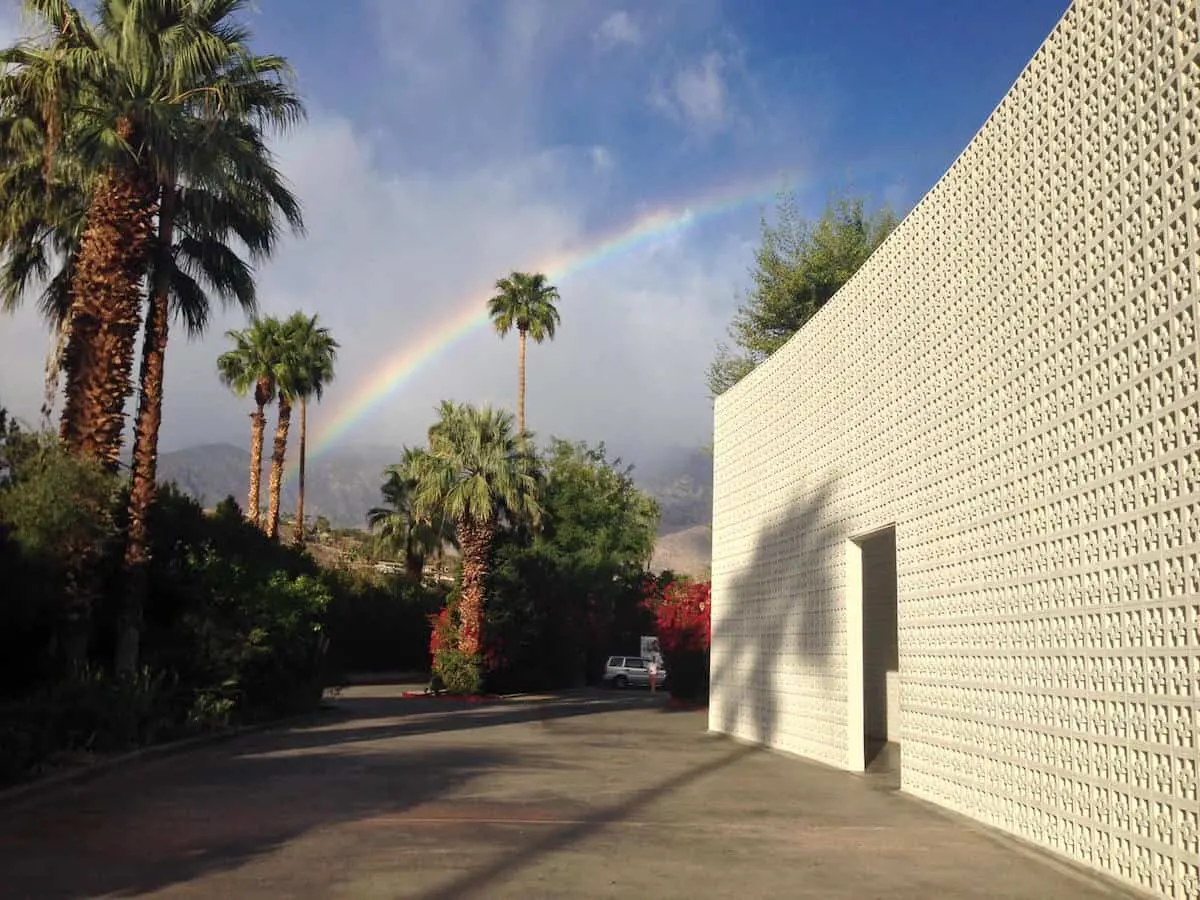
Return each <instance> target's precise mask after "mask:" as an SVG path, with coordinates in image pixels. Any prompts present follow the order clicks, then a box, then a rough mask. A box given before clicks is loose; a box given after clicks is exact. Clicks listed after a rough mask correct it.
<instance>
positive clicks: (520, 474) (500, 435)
mask: <svg viewBox="0 0 1200 900" xmlns="http://www.w3.org/2000/svg"><path fill="white" fill-rule="evenodd" d="M412 477H413V480H414V481H415V483H416V484H415V490H414V495H413V501H414V504H413V505H414V512H415V514H416V515H417V516H420V517H433V516H436V515H442V516H444V517H445V518H447V519H449V520H451V521H453V522H454V531H455V535H456V536H457V538H458V545H459V547H460V548H461V550H462V566H463V568H462V600H461V603H460V607H459V610H460V615H461V620H462V628H461V632H460V637H459V649H460V650H461V651H462V652H463V653H465V654H467V655H468V656H475V655H477V654H478V653H479V652H480V649H481V637H482V630H483V607H484V589H485V585H486V582H487V574H488V564H489V559H490V556H491V550H492V542H493V541H494V539H495V536H496V529H497V526H498V524H499V523H500V522H501V521H502V520H503V519H504V518H505V517H508V516H513V517H519V518H522V519H525V520H528V521H533V522H536V521H537V520H538V517H539V516H540V514H541V508H540V506H539V504H538V494H539V490H540V474H539V466H538V461H537V458H536V456H535V455H534V453H533V452H532V450H531V447H530V444H529V442H528V441H527V440H526V438H525V437H524V436H521V435H515V434H514V433H513V429H512V414H511V413H508V412H505V411H503V410H493V409H491V408H490V407H487V406H485V407H483V408H475V407H473V406H469V405H465V404H458V403H451V402H449V401H443V402H442V404H441V406H440V407H439V408H438V420H437V422H435V423H434V424H433V426H432V427H430V429H429V447H428V449H427V450H426V451H425V452H424V453H420V454H417V455H416V456H415V458H414V459H413V461H412Z"/></svg>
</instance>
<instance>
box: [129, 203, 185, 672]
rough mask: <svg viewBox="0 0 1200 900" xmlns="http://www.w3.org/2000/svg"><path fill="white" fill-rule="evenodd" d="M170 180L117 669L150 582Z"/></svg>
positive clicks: (149, 331)
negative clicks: (152, 509)
mask: <svg viewBox="0 0 1200 900" xmlns="http://www.w3.org/2000/svg"><path fill="white" fill-rule="evenodd" d="M174 204H175V185H174V183H173V180H172V183H170V184H167V185H164V186H163V195H162V208H161V210H160V212H159V217H158V247H157V250H158V266H157V267H156V268H155V270H154V289H153V291H152V292H151V294H150V304H149V308H148V309H147V310H146V334H145V338H144V340H143V343H142V371H141V396H140V397H139V399H138V410H137V419H136V424H135V426H134V437H133V476H132V479H131V484H130V489H129V525H128V534H127V536H126V542H125V603H124V606H123V607H122V609H121V613H120V615H119V616H118V618H117V647H116V657H115V667H116V670H117V672H118V674H126V675H127V674H132V673H133V672H134V671H135V670H136V669H137V662H138V641H139V637H140V635H141V628H142V610H143V609H144V607H145V603H146V593H147V590H148V589H149V581H150V572H149V565H150V528H149V516H150V510H151V507H152V506H153V505H154V496H155V490H156V485H157V478H158V432H159V428H160V427H161V426H162V403H163V370H164V365H165V362H166V353H167V337H168V333H169V330H170V323H171V307H170V300H171V270H170V265H171V262H170V259H171V250H172V246H173V244H174V241H175V221H174V217H175V210H174Z"/></svg>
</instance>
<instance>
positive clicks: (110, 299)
mask: <svg viewBox="0 0 1200 900" xmlns="http://www.w3.org/2000/svg"><path fill="white" fill-rule="evenodd" d="M117 132H118V134H120V136H121V137H122V138H124V139H126V140H128V141H130V142H133V141H132V139H133V126H132V123H129V122H122V123H119V124H118V126H117ZM155 188H156V184H155V183H154V182H153V180H152V179H147V178H146V177H145V175H144V173H142V172H140V171H139V170H138V169H137V168H136V167H133V166H130V167H129V168H128V169H125V170H122V171H113V172H109V173H108V174H106V175H104V176H103V177H102V178H101V179H100V181H99V183H98V185H97V187H96V190H95V193H94V194H93V195H92V198H91V202H90V205H89V207H88V224H87V227H86V228H85V229H84V232H83V237H82V238H81V240H80V244H79V255H78V258H77V264H76V269H75V276H74V278H73V279H72V282H71V311H70V319H71V326H70V336H69V338H68V341H67V348H66V352H65V353H64V360H63V361H64V367H65V369H66V402H65V403H64V406H63V416H62V425H61V432H60V433H61V436H62V439H63V441H64V443H65V444H66V445H67V448H68V449H70V450H71V451H72V452H75V453H79V454H81V455H84V456H87V457H91V458H93V459H97V460H99V461H101V462H102V463H104V464H105V465H106V466H108V467H109V468H111V469H113V470H115V469H116V468H117V466H118V464H119V461H120V456H121V443H122V438H123V436H124V431H125V402H126V400H128V399H129V395H130V393H131V392H132V384H131V380H130V378H131V375H132V373H133V357H134V351H135V344H136V341H137V332H138V328H139V327H140V326H141V305H142V278H143V276H144V275H145V272H146V263H147V261H148V254H149V253H150V251H151V247H152V243H151V242H152V240H153V237H154V216H155V213H156V212H157V210H156V208H155V207H156V203H155V197H156V191H155Z"/></svg>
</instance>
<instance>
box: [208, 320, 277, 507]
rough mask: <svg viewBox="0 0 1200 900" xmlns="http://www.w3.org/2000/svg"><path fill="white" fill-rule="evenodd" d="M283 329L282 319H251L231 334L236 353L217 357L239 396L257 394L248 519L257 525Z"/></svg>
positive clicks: (227, 381)
mask: <svg viewBox="0 0 1200 900" xmlns="http://www.w3.org/2000/svg"><path fill="white" fill-rule="evenodd" d="M280 331H281V326H280V322H279V320H278V319H276V318H274V317H271V316H268V317H267V318H254V319H251V321H250V325H249V326H248V327H247V328H244V329H242V330H241V331H227V332H225V336H226V337H227V338H229V339H230V340H231V341H233V349H232V350H227V351H225V352H224V353H222V354H221V355H220V356H219V357H217V372H218V373H219V374H220V376H221V381H222V382H223V383H224V384H225V386H226V387H228V388H229V389H230V390H232V391H233V392H234V393H235V394H236V395H237V396H239V397H244V396H246V395H247V394H249V393H251V392H253V394H254V412H252V413H250V491H249V497H248V499H247V500H246V516H247V518H249V519H250V521H251V522H253V523H254V524H255V525H257V524H259V516H260V513H261V500H260V496H261V491H260V487H261V479H262V454H263V437H264V434H265V432H266V427H267V414H266V408H267V404H268V403H270V402H271V401H272V400H274V399H275V394H276V391H277V390H278V384H277V382H276V372H277V370H278V368H279V362H280V358H281V357H282V355H283V351H282V340H281V334H280Z"/></svg>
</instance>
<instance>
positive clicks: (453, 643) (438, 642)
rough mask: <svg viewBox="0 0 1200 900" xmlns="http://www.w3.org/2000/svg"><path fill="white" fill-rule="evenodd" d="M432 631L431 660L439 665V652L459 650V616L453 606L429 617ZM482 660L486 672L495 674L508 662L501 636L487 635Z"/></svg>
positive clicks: (443, 608)
mask: <svg viewBox="0 0 1200 900" xmlns="http://www.w3.org/2000/svg"><path fill="white" fill-rule="evenodd" d="M429 624H430V625H431V626H432V630H431V631H430V634H429V658H430V660H432V662H433V663H434V665H435V667H436V665H437V658H438V651H439V650H457V649H458V639H459V628H458V616H457V615H455V610H454V609H453V608H452V607H451V606H443V607H442V609H441V611H440V612H438V613H437V614H436V615H433V616H430V617H429ZM485 638H486V639H485V640H484V645H483V650H482V654H481V655H482V660H483V668H484V670H485V671H488V672H494V671H496V670H497V669H500V668H502V667H503V666H504V665H505V663H506V662H507V657H506V655H505V653H504V641H503V640H502V639H501V638H500V636H499V635H485Z"/></svg>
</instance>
